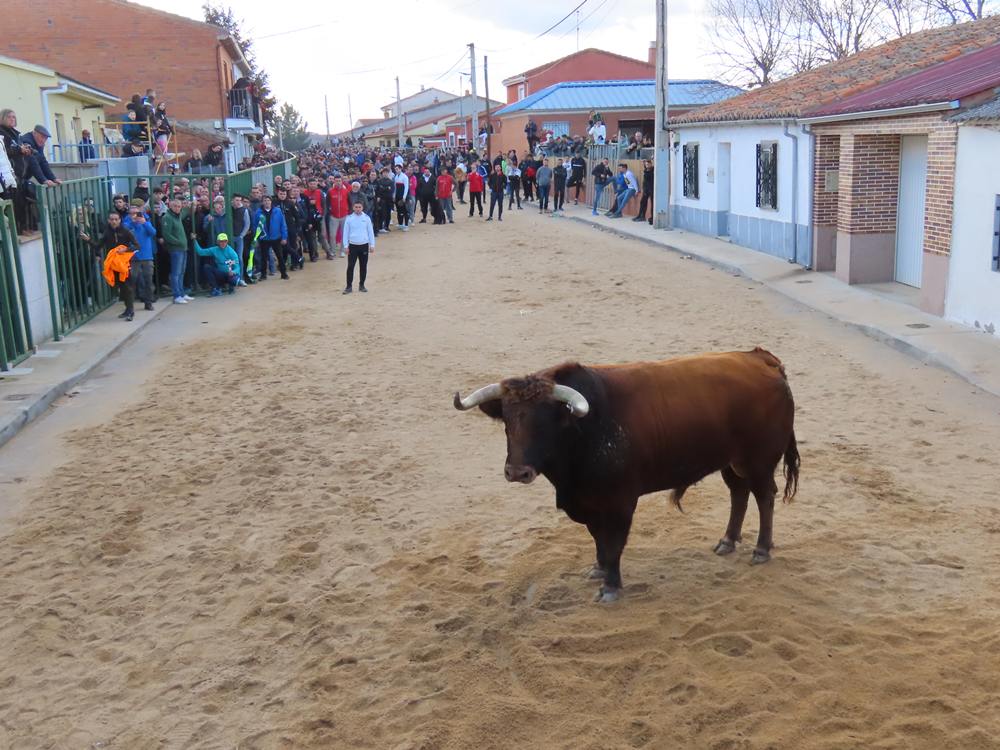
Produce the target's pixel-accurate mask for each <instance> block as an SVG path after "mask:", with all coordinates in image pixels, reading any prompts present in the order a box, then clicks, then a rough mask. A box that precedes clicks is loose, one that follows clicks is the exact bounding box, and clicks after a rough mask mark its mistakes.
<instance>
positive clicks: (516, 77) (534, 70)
mask: <svg viewBox="0 0 1000 750" xmlns="http://www.w3.org/2000/svg"><path fill="white" fill-rule="evenodd" d="M594 52H597V53H598V54H601V55H607V56H608V57H617V58H618V59H619V60H626V61H628V62H631V63H638V64H639V65H645V66H646V67H648V68H649V69H650V71H653V70H654V68H653V66H652V65H650V64H649V63H648V62H647V61H645V60H639V59H637V58H635V57H628V56H626V55H619V54H618V53H617V52H608V51H607V50H603V49H597V48H596V47H587V49H581V50H579V51H577V52H572V53H570V54H568V55H565V56H563V57H560V58H558V59H556V60H552V61H551V62H547V63H543V64H542V65H537V66H535V67H534V68H532V69H531V70H526V71H524V72H523V73H518V74H517V75H513V76H509V77H508V78H505V79H503V81H501V83H502V84H503V85H504V86H509V85H510V84H511V83H516V82H517V81H520V80H523V79H525V78H527V77H528V76H531V75H534V74H535V73H539V72H541V71H543V70H548V69H549V68H553V67H555V66H556V65H559V64H560V63H564V62H567V61H569V60H572V59H573V58H574V57H579V56H580V55H586V54H593V53H594Z"/></svg>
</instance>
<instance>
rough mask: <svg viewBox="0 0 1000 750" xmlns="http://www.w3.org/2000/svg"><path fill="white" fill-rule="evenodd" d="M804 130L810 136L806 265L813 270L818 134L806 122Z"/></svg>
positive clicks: (803, 126)
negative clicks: (807, 250) (807, 259)
mask: <svg viewBox="0 0 1000 750" xmlns="http://www.w3.org/2000/svg"><path fill="white" fill-rule="evenodd" d="M800 127H801V128H802V131H803V132H804V133H805V134H806V135H808V136H809V225H808V226H809V265H808V266H806V268H807V269H809V270H812V268H813V257H812V254H813V247H814V244H815V243H814V239H815V238H814V236H813V232H814V231H815V228H814V227H813V216H814V215H815V213H814V211H813V205H812V204H813V201H814V200H815V199H816V197H815V194H814V192H815V191H814V187H815V185H816V134H815V133H814V132H813V129H812V125H809V124H806V125H802V126H800Z"/></svg>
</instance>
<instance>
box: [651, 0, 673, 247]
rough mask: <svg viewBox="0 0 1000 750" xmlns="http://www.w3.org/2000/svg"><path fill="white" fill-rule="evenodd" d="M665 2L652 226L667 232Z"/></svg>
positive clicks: (660, 21) (662, 3) (659, 18)
mask: <svg viewBox="0 0 1000 750" xmlns="http://www.w3.org/2000/svg"><path fill="white" fill-rule="evenodd" d="M667 94H668V82H667V0H656V138H655V141H654V145H655V153H654V155H653V169H654V170H655V171H654V172H653V226H655V227H656V228H657V229H670V228H671V220H670V188H671V185H670V182H671V180H670V128H669V124H670V120H669V108H668V106H667V101H668V100H667Z"/></svg>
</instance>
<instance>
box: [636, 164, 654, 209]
mask: <svg viewBox="0 0 1000 750" xmlns="http://www.w3.org/2000/svg"><path fill="white" fill-rule="evenodd" d="M647 204H649V223H650V224H652V223H653V162H651V161H650V160H649V159H643V160H642V199H641V200H640V201H639V215H638V216H636V217H635V218H634V219H632V221H646V205H647Z"/></svg>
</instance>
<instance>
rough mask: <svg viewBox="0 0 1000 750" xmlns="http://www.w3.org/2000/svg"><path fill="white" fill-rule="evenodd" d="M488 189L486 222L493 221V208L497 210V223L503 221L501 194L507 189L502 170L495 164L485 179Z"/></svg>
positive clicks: (505, 176)
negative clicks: (487, 215) (488, 213)
mask: <svg viewBox="0 0 1000 750" xmlns="http://www.w3.org/2000/svg"><path fill="white" fill-rule="evenodd" d="M486 183H487V184H488V185H489V187H490V215H489V217H488V218H487V219H486V221H493V207H494V206H496V208H497V221H503V194H504V191H505V190H506V189H507V175H505V174H504V173H503V168H502V167H501V166H500V165H499V164H497V165H496V166H495V167H493V172H492V173H491V174H490V176H489V177H488V178H487V179H486Z"/></svg>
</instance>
